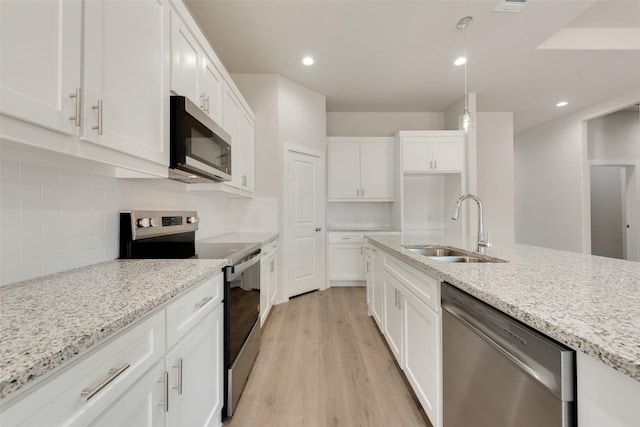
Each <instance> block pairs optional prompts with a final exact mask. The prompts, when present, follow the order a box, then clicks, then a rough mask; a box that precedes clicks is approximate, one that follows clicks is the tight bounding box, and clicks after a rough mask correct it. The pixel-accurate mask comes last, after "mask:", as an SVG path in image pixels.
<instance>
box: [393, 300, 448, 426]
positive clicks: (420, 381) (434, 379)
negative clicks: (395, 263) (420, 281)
mask: <svg viewBox="0 0 640 427" xmlns="http://www.w3.org/2000/svg"><path fill="white" fill-rule="evenodd" d="M402 305H403V309H404V325H405V328H404V374H405V376H406V377H407V380H409V384H411V387H412V388H413V391H414V392H415V394H416V396H418V400H419V401H420V403H421V404H422V408H423V409H424V411H425V412H426V413H427V415H428V416H429V419H430V420H431V422H432V424H433V425H434V426H438V425H440V415H439V409H438V405H439V401H440V392H439V390H441V389H442V384H441V374H440V371H441V369H442V360H441V359H442V356H441V352H440V351H439V348H440V343H441V341H442V339H441V335H440V331H441V324H440V322H441V318H440V317H441V316H440V315H439V314H437V313H436V312H434V311H433V310H431V309H430V308H429V307H428V306H427V305H426V304H425V303H423V302H422V301H421V300H420V299H419V298H418V297H416V296H415V295H413V293H411V292H409V291H405V292H404V293H403V295H402Z"/></svg>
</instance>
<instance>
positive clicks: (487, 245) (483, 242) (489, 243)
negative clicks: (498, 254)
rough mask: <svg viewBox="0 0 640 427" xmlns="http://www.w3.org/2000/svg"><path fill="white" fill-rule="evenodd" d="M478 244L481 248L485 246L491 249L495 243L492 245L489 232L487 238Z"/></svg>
mask: <svg viewBox="0 0 640 427" xmlns="http://www.w3.org/2000/svg"><path fill="white" fill-rule="evenodd" d="M478 244H479V245H480V246H484V247H485V248H490V247H492V246H493V243H491V232H490V231H487V238H486V239H484V240H482V241H480V242H478Z"/></svg>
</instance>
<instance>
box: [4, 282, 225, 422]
mask: <svg viewBox="0 0 640 427" xmlns="http://www.w3.org/2000/svg"><path fill="white" fill-rule="evenodd" d="M215 289H220V290H221V289H222V273H219V274H217V275H216V276H215V277H214V278H212V279H209V280H205V281H204V282H203V283H201V284H199V285H196V286H194V287H193V288H192V289H191V290H189V291H188V292H186V293H185V294H183V295H180V296H178V297H177V298H176V299H175V300H174V301H172V302H171V303H169V304H168V305H167V306H166V307H162V308H160V309H157V310H156V311H155V312H154V313H151V314H149V315H148V316H146V317H145V318H144V319H143V320H139V321H137V322H136V323H134V324H133V325H130V326H129V327H127V328H126V329H125V330H124V331H121V332H118V333H116V335H115V336H114V337H112V338H109V339H108V340H107V341H106V342H104V343H101V344H99V345H98V346H97V347H96V348H95V349H92V350H90V351H89V352H87V354H85V355H82V356H80V357H79V358H78V359H77V360H72V361H71V363H70V364H68V365H67V366H66V367H64V368H63V369H60V370H59V371H57V372H55V373H54V374H52V375H50V376H48V377H47V376H45V378H43V379H41V380H39V382H38V383H37V384H34V385H33V386H32V387H31V388H29V389H26V390H25V391H24V392H23V393H22V394H21V395H19V396H16V397H15V398H11V399H8V400H3V401H2V403H1V404H0V424H1V425H2V426H3V427H11V426H18V425H19V426H34V427H40V426H62V425H64V426H87V425H96V426H124V425H127V426H167V427H172V426H218V425H220V419H221V418H220V416H221V411H222V400H223V390H222V387H223V378H222V374H223V361H222V355H223V328H222V322H223V306H222V297H221V295H222V292H220V294H219V295H216V294H215V293H214V294H213V296H212V292H211V291H212V290H215ZM201 295H205V296H204V297H203V299H202V300H198V301H197V303H196V304H191V302H193V299H194V298H196V299H199V298H200V296H201ZM185 301H187V302H189V304H187V305H191V306H194V309H192V310H182V309H179V310H175V309H174V307H184V306H185V304H184V303H185ZM170 312H173V313H174V315H173V316H172V319H173V320H172V322H171V323H172V324H173V323H175V324H189V325H190V326H189V327H188V328H184V329H183V330H182V331H181V332H179V333H178V334H179V336H175V342H176V344H175V345H172V344H168V343H167V341H166V335H167V325H168V326H169V328H171V326H172V325H171V324H168V316H167V314H168V313H170ZM193 319H197V321H193V322H192V320H193Z"/></svg>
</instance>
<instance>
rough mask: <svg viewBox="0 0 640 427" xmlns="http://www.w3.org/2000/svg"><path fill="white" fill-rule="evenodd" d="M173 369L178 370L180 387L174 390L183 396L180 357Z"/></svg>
mask: <svg viewBox="0 0 640 427" xmlns="http://www.w3.org/2000/svg"><path fill="white" fill-rule="evenodd" d="M173 367H174V368H176V369H177V370H178V378H177V382H178V385H177V386H175V387H173V388H175V389H177V390H178V396H181V395H182V357H178V360H177V361H176V363H175V364H174V365H173Z"/></svg>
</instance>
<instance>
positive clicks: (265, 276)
mask: <svg viewBox="0 0 640 427" xmlns="http://www.w3.org/2000/svg"><path fill="white" fill-rule="evenodd" d="M269 264H270V263H269V259H268V258H262V259H261V260H260V327H262V325H264V322H265V320H267V316H268V315H269V309H270V307H269V293H270V292H271V291H270V287H271V286H270V285H271V284H270V279H271V276H270V275H269Z"/></svg>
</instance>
